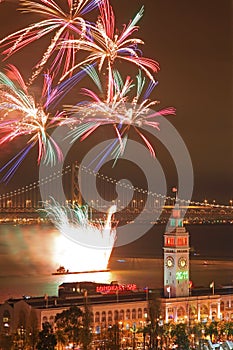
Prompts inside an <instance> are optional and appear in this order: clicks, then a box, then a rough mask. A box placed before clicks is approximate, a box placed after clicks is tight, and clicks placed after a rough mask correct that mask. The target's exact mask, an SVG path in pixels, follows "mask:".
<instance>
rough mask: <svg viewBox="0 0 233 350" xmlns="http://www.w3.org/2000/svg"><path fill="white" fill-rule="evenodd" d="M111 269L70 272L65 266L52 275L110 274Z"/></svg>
mask: <svg viewBox="0 0 233 350" xmlns="http://www.w3.org/2000/svg"><path fill="white" fill-rule="evenodd" d="M108 271H110V269H108V268H107V269H103V270H87V271H69V270H68V269H67V270H66V269H65V267H64V266H60V267H59V268H58V269H57V271H56V272H52V275H75V274H76V275H77V274H81V273H95V272H108Z"/></svg>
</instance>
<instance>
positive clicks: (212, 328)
mask: <svg viewBox="0 0 233 350" xmlns="http://www.w3.org/2000/svg"><path fill="white" fill-rule="evenodd" d="M206 334H207V335H209V336H210V339H211V341H213V339H214V337H216V336H217V335H218V322H216V321H213V322H210V323H209V324H208V325H206Z"/></svg>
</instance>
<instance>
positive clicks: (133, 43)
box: [61, 0, 159, 103]
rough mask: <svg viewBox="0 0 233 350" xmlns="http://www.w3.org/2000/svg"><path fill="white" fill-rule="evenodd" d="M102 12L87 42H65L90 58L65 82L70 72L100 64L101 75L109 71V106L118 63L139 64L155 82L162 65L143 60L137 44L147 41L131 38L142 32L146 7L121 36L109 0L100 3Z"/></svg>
mask: <svg viewBox="0 0 233 350" xmlns="http://www.w3.org/2000/svg"><path fill="white" fill-rule="evenodd" d="M99 9H100V15H99V17H98V20H97V23H96V25H95V26H90V33H89V34H90V35H89V36H88V37H87V38H86V39H85V40H82V39H81V40H66V41H64V42H63V43H62V46H66V47H68V48H72V47H77V49H79V50H84V51H87V52H89V55H88V56H87V58H85V59H84V60H82V61H81V62H79V63H78V64H76V65H74V66H73V67H72V68H71V69H70V70H69V71H67V72H66V74H64V75H63V77H62V79H61V80H63V79H64V78H65V77H66V76H67V75H68V74H69V73H71V72H73V71H74V70H75V69H77V68H79V67H81V66H83V65H85V64H92V63H98V69H99V72H100V71H102V69H104V68H105V69H106V72H107V86H108V88H107V98H106V102H107V103H108V102H110V100H111V99H112V97H113V89H114V78H113V69H114V64H115V61H117V60H124V61H127V62H130V63H133V64H135V65H136V66H138V67H139V68H140V69H141V70H143V71H144V72H145V73H146V75H147V76H148V77H149V78H150V79H151V80H152V81H154V78H153V75H152V73H154V72H157V71H158V70H159V64H158V63H157V62H156V61H154V60H152V59H149V58H145V57H141V55H140V51H139V50H138V48H137V45H138V44H144V42H143V41H142V40H141V39H138V38H132V37H131V36H132V34H133V33H134V32H135V31H136V30H138V26H136V24H137V22H138V21H139V20H140V19H141V17H142V15H143V8H142V9H141V10H140V11H139V12H138V13H137V15H136V16H135V17H134V19H133V20H132V21H130V22H129V24H128V25H127V26H126V25H125V26H124V27H123V30H122V31H121V33H120V34H119V35H118V34H117V32H118V31H117V30H116V28H115V15H114V12H113V9H112V7H111V6H110V4H109V1H108V0H103V1H101V2H100V3H99ZM151 71H152V73H151Z"/></svg>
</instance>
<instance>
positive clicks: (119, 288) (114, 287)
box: [96, 284, 137, 293]
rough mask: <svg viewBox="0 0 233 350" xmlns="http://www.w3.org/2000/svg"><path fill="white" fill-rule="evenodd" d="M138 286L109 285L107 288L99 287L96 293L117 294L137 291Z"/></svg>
mask: <svg viewBox="0 0 233 350" xmlns="http://www.w3.org/2000/svg"><path fill="white" fill-rule="evenodd" d="M136 289H137V286H136V284H113V285H107V286H97V287H96V292H97V293H115V292H123V291H130V290H136Z"/></svg>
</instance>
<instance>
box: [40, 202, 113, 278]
mask: <svg viewBox="0 0 233 350" xmlns="http://www.w3.org/2000/svg"><path fill="white" fill-rule="evenodd" d="M44 208H45V211H46V215H47V216H48V217H49V219H50V220H51V221H52V223H53V224H54V226H55V227H56V228H57V229H58V231H59V232H60V233H61V234H62V236H64V238H67V239H68V240H70V241H72V242H73V243H75V245H73V247H74V248H75V250H76V256H77V257H78V259H79V261H80V263H79V269H80V271H82V270H83V271H87V270H93V271H94V270H102V269H107V266H108V262H109V258H110V255H111V252H112V249H113V246H114V243H115V240H116V228H112V224H111V223H112V215H113V214H114V213H115V212H116V206H115V205H114V206H112V207H110V208H109V210H108V212H107V218H106V221H105V222H103V223H93V222H91V221H90V220H89V219H88V207H87V206H80V205H76V204H73V205H71V204H67V205H65V206H62V205H61V204H59V203H58V202H56V201H55V200H54V199H51V203H44ZM90 256H91V257H92V258H91V259H90Z"/></svg>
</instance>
